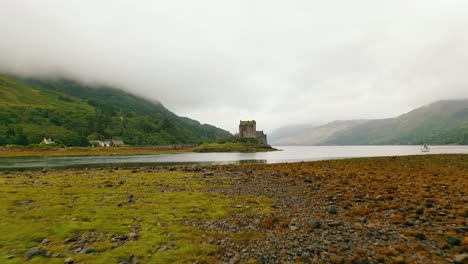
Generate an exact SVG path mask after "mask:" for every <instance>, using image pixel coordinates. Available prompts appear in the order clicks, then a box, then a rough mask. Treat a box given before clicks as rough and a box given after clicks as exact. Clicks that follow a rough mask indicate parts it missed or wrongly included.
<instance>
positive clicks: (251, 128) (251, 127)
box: [238, 120, 268, 145]
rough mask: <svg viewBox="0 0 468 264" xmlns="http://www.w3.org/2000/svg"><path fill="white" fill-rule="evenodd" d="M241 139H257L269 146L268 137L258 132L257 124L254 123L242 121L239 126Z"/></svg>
mask: <svg viewBox="0 0 468 264" xmlns="http://www.w3.org/2000/svg"><path fill="white" fill-rule="evenodd" d="M238 135H239V137H241V138H256V139H257V140H258V141H260V143H262V144H264V145H268V144H267V136H266V135H265V133H263V131H257V122H255V120H252V121H242V120H241V121H240V124H239V134H238Z"/></svg>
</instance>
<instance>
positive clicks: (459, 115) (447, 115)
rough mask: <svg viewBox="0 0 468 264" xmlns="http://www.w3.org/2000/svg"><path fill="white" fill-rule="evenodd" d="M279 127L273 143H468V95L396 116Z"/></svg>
mask: <svg viewBox="0 0 468 264" xmlns="http://www.w3.org/2000/svg"><path fill="white" fill-rule="evenodd" d="M277 131H280V132H281V131H288V133H278V132H277ZM277 131H275V132H273V133H272V134H276V136H275V137H274V140H272V139H271V138H270V142H271V144H272V145H417V144H421V142H422V137H423V136H424V138H425V142H427V143H428V144H468V99H462V100H443V101H438V102H435V103H432V104H429V105H427V106H423V107H420V108H417V109H415V110H413V111H411V112H408V113H406V114H403V115H400V116H398V117H395V118H388V119H376V120H349V121H335V122H332V123H328V124H325V125H322V126H302V127H300V129H289V130H288V128H287V127H286V128H282V129H281V130H277Z"/></svg>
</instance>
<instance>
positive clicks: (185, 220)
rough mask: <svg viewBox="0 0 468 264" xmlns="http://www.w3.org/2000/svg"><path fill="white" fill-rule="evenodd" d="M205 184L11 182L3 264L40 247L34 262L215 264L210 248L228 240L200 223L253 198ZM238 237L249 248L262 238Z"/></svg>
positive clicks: (125, 178) (72, 176)
mask: <svg viewBox="0 0 468 264" xmlns="http://www.w3.org/2000/svg"><path fill="white" fill-rule="evenodd" d="M205 184H206V182H205V179H204V178H202V177H201V176H197V175H194V174H190V173H179V172H170V173H156V172H136V173H135V172H134V171H132V170H118V171H114V172H110V171H105V170H88V171H81V170H70V171H56V172H50V173H41V172H14V173H10V174H8V175H3V176H2V177H0V219H2V220H1V221H0V233H1V234H2V236H0V262H1V263H22V262H23V261H24V260H25V259H24V257H23V256H24V254H25V252H27V251H28V250H29V249H30V248H31V247H35V246H40V248H41V253H40V254H39V255H38V256H34V257H32V258H31V259H30V260H29V262H30V263H63V261H64V259H65V258H67V257H72V258H73V259H74V260H75V261H80V262H83V263H117V262H119V261H123V260H129V259H136V260H138V261H139V262H142V263H167V262H180V263H187V262H194V261H199V262H203V261H207V262H212V261H214V258H215V253H216V252H217V251H218V248H217V247H215V246H212V245H208V244H204V243H203V242H205V241H207V240H208V239H210V238H211V237H215V236H219V235H220V234H215V233H213V232H210V233H205V232H203V231H202V230H200V229H198V228H197V227H195V226H194V225H193V224H192V223H194V222H196V221H200V220H201V221H212V220H216V219H220V218H223V217H227V216H229V215H230V214H232V213H237V214H238V213H239V210H238V209H237V208H235V207H233V204H239V203H244V204H248V203H249V201H251V200H252V199H253V198H252V197H247V196H227V195H223V194H219V193H212V192H207V191H206V190H205V188H206V186H205ZM262 199H263V198H259V197H255V200H256V204H255V208H251V209H249V210H243V211H242V212H241V213H243V214H262V213H263V210H266V208H268V206H267V205H266V201H267V200H266V199H263V200H262ZM132 233H133V234H132ZM224 235H225V234H224ZM235 236H236V238H235V239H236V240H241V241H244V240H245V239H250V238H251V237H254V236H256V234H236V235H235ZM237 236H238V238H237ZM43 241H45V242H43ZM83 250H89V251H90V252H88V253H85V254H83ZM8 257H10V259H9V258H8Z"/></svg>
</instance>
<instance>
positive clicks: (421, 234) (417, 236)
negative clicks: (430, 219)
mask: <svg viewBox="0 0 468 264" xmlns="http://www.w3.org/2000/svg"><path fill="white" fill-rule="evenodd" d="M414 237H415V238H417V239H419V240H425V239H426V235H425V234H424V233H421V232H418V233H416V234H415V235H414Z"/></svg>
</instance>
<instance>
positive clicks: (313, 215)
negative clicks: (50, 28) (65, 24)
mask: <svg viewBox="0 0 468 264" xmlns="http://www.w3.org/2000/svg"><path fill="white" fill-rule="evenodd" d="M467 171H468V155H421V156H400V157H379V158H359V159H346V160H330V161H317V162H301V163H290V164H249V165H213V166H195V167H191V166H176V167H153V168H129V169H119V168H115V169H113V170H108V169H83V170H82V169H79V170H66V171H42V172H11V173H10V172H3V175H2V177H1V178H0V187H1V188H2V189H1V190H2V191H3V192H4V193H7V192H6V191H5V190H9V191H8V194H9V195H11V196H15V195H17V196H18V194H17V192H18V191H19V193H21V188H30V187H34V188H36V190H38V191H37V192H39V191H40V190H41V189H43V190H44V192H45V193H47V194H46V195H52V194H53V193H54V192H57V193H58V194H59V196H57V197H59V198H63V201H69V200H70V201H72V202H62V204H63V206H64V207H63V208H66V210H71V211H70V213H69V214H73V213H76V212H75V211H73V210H74V209H73V206H75V205H76V206H78V205H80V201H81V202H82V203H84V202H89V206H90V208H85V209H80V210H82V211H83V210H84V211H86V210H90V212H91V213H90V214H89V215H88V216H87V217H86V218H83V219H85V220H83V219H81V218H79V217H76V218H75V217H74V218H72V220H71V221H72V222H71V223H73V224H77V225H79V226H81V225H86V226H87V225H89V226H90V227H89V230H87V229H84V231H80V232H78V233H74V235H69V236H68V238H67V239H65V240H60V239H59V238H55V237H54V232H55V230H51V233H50V234H49V236H45V237H41V236H38V237H37V238H36V239H35V241H38V242H37V243H40V244H39V245H34V242H28V243H27V245H32V246H34V247H31V248H29V250H28V248H23V249H18V248H15V246H14V245H16V242H14V241H8V240H6V241H2V240H1V239H0V242H1V243H2V244H3V245H9V247H10V248H9V249H8V250H7V251H6V252H0V253H2V254H4V256H3V257H2V256H0V260H2V261H3V260H5V261H6V263H8V261H9V260H11V261H13V262H12V263H15V262H14V261H15V260H17V258H18V257H20V256H21V255H24V256H26V255H27V254H29V253H28V252H30V251H31V250H32V251H31V252H33V253H34V252H42V253H37V254H36V253H34V254H33V253H30V255H31V256H29V257H36V258H39V259H36V260H44V261H43V262H47V263H48V262H49V261H50V260H51V259H52V260H55V262H57V263H60V262H61V263H64V261H65V262H67V263H88V262H89V261H90V260H93V261H91V262H94V261H96V260H99V261H101V262H102V258H103V257H104V256H109V257H110V259H113V258H112V257H114V255H115V254H116V253H113V252H114V250H122V249H124V248H125V247H132V246H138V245H139V244H138V243H148V246H143V245H145V244H141V245H140V246H138V247H137V248H138V249H143V251H142V252H138V251H132V250H130V249H128V250H127V251H131V252H133V253H132V254H128V255H125V257H121V258H119V259H118V261H117V262H119V263H152V262H153V261H159V262H163V263H164V262H173V261H176V262H177V261H179V262H184V263H187V262H189V263H192V262H193V263H232V264H234V263H467V261H468V193H467V190H468V173H467ZM64 174H66V175H64ZM25 175H26V176H25ZM28 175H29V176H28ZM24 177H26V178H24ZM54 177H57V179H56V182H57V183H55V180H54V179H55V178H54ZM70 177H73V180H69V179H70ZM25 184H26V185H25ZM55 185H57V186H58V189H54V188H55ZM75 185H79V186H82V187H83V186H90V188H93V190H95V191H93V192H95V193H92V192H91V191H90V193H88V194H87V193H81V194H78V193H77V191H73V192H72V191H66V192H63V191H61V190H62V188H65V187H66V188H73V187H74V186H75ZM7 187H8V188H10V189H7ZM11 187H13V189H11ZM37 188H39V189H37ZM80 188H81V187H80ZM52 189H53V190H57V191H53V192H51V191H50V190H52ZM12 190H13V191H12ZM82 190H87V189H82ZM137 191H141V192H137ZM102 192H104V193H102ZM130 192H131V195H129V193H130ZM92 195H94V196H92ZM164 195H168V196H167V197H168V198H167V199H168V200H167V201H166V200H165V199H166V196H164ZM194 195H196V198H194ZM31 196H33V195H31ZM87 196H90V197H95V198H93V199H94V201H92V202H90V201H88V200H89V199H88V200H86V199H87V198H86V197H87ZM185 196H187V198H186V199H185V198H184V199H182V198H181V197H185ZM20 198H21V199H22V200H21V201H20V202H18V200H19V198H18V197H16V198H15V197H13V198H11V199H10V197H8V199H10V200H7V197H6V196H4V197H3V198H2V203H3V204H5V205H6V206H7V209H8V210H10V212H9V215H10V216H11V217H13V216H14V214H20V213H27V211H24V210H25V208H26V207H27V208H29V210H34V208H40V207H41V206H42V205H40V204H39V202H38V201H39V200H40V199H44V197H42V198H41V197H32V198H28V199H27V200H25V201H27V203H25V202H24V201H23V200H24V199H25V198H24V195H21V197H20ZM115 199H117V201H121V202H119V203H118V204H117V205H112V203H114V200H115ZM151 199H153V200H151ZM106 201H109V203H106ZM168 201H169V202H168ZM50 203H52V204H53V201H51V202H50ZM188 203H191V204H190V205H189V204H188ZM112 206H113V208H115V209H111V208H109V209H108V210H109V211H108V212H109V213H111V214H113V213H114V211H119V212H120V215H121V216H120V218H115V219H113V218H109V219H108V220H107V221H109V222H108V225H114V224H115V225H116V226H118V225H120V226H122V225H124V226H125V225H128V230H127V229H125V228H124V229H122V230H125V232H124V231H122V230H121V231H118V230H113V229H112V228H111V229H110V231H106V230H104V229H107V228H108V227H107V226H101V227H96V226H93V224H94V222H95V221H98V220H99V219H100V217H103V216H99V217H98V216H96V215H95V214H99V213H100V211H97V213H96V210H98V208H108V207H112ZM164 206H165V207H164ZM166 207H167V208H166ZM68 208H71V209H68ZM165 208H166V209H168V214H167V215H165V214H164V215H165V217H162V215H163V210H166V209H165ZM21 210H23V211H21ZM41 210H43V208H42V209H41ZM62 210H65V209H62ZM99 210H101V209H99ZM135 210H137V211H135ZM154 210H156V211H154ZM208 211H210V214H212V215H213V216H210V217H208V216H207V214H206V212H208ZM12 212H13V214H12ZM127 213H128V216H127V215H126V214H127ZM29 217H31V216H29ZM36 217H38V216H36ZM61 217H62V216H61ZM135 217H136V218H135ZM158 217H160V219H159V220H157V221H156V220H155V219H158ZM49 218H50V219H49ZM55 218H57V216H54V215H46V216H40V217H39V218H37V219H44V220H43V221H55V220H53V219H55ZM126 218H128V220H127V219H126ZM4 219H5V218H4ZM21 219H23V218H21ZM135 219H137V220H135ZM169 219H173V220H169ZM1 221H2V224H4V225H3V226H4V227H5V226H6V228H7V229H8V230H14V229H15V228H17V227H14V226H11V227H9V228H8V226H7V225H8V224H7V223H6V222H5V220H1ZM80 221H82V222H80ZM119 221H120V222H119ZM114 222H116V223H117V222H118V223H119V224H118V225H117V224H116V223H114ZM127 222H128V224H126V223H127ZM182 227H183V230H185V231H184V232H185V233H186V235H187V234H191V236H188V235H187V237H186V238H178V239H177V236H178V235H174V234H177V233H178V232H180V231H178V229H179V228H182ZM74 228H76V227H74ZM176 228H177V230H176ZM114 229H115V228H114ZM189 230H191V231H190V232H192V233H190V232H189ZM4 231H5V230H4ZM63 232H65V231H63ZM67 232H72V233H73V229H72V230H70V231H67ZM154 236H160V237H161V239H160V240H157V241H160V242H154V241H153V240H154ZM179 236H180V235H179ZM191 237H193V238H191ZM187 239H188V240H187ZM190 239H193V241H189V240H190ZM41 241H42V242H41ZM44 241H46V242H45V244H43V243H44ZM82 241H86V242H85V243H84V242H83V243H84V244H83V243H82ZM80 243H81V244H80ZM100 243H104V245H107V244H109V246H108V247H104V246H103V245H101V244H100ZM106 243H107V244H106ZM155 243H156V244H155ZM184 243H188V244H184ZM191 243H194V244H193V245H192V244H191ZM10 244H11V245H10ZM187 245H191V246H190V247H194V246H195V245H196V246H197V247H200V248H198V249H197V250H194V251H193V252H191V253H190V254H193V255H188V253H187V252H185V251H182V250H184V248H186V247H187ZM39 247H40V248H41V250H39ZM67 248H68V249H67ZM99 248H101V249H99ZM119 252H121V251H119ZM120 254H121V253H120ZM177 254H179V255H177ZM7 255H8V256H7ZM54 256H55V258H54ZM163 257H165V258H163ZM182 257H183V258H184V259H180V258H182ZM39 263H40V261H39Z"/></svg>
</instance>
